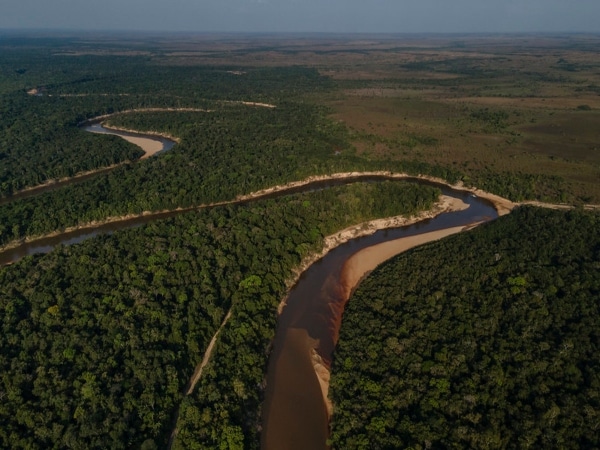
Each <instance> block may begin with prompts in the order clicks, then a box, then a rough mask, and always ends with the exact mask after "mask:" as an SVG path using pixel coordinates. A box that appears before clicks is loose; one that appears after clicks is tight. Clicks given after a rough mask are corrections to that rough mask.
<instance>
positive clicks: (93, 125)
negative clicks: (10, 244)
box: [0, 119, 177, 205]
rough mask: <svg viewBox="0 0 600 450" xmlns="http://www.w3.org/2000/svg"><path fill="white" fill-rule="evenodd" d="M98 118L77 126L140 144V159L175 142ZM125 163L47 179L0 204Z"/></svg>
mask: <svg viewBox="0 0 600 450" xmlns="http://www.w3.org/2000/svg"><path fill="white" fill-rule="evenodd" d="M100 120H101V119H90V120H89V121H86V122H84V123H82V124H81V125H80V126H79V128H80V129H81V130H84V131H87V132H90V133H97V134H112V135H115V136H119V137H122V138H123V139H125V140H126V141H128V142H131V143H132V144H135V145H138V146H140V147H141V148H142V150H144V152H145V154H144V155H143V156H142V157H141V158H140V160H142V159H146V158H149V157H150V156H154V155H157V154H159V153H162V152H166V151H167V150H171V149H172V148H173V147H174V146H175V144H176V143H177V142H175V141H174V140H172V139H169V138H166V137H164V136H158V135H149V134H143V133H133V132H127V131H121V130H115V129H112V128H106V127H104V126H103V125H102V123H101V122H100ZM127 163H128V161H124V162H121V163H119V164H114V165H112V166H109V167H102V168H99V169H95V170H89V171H87V172H83V173H80V174H77V175H75V176H72V177H69V178H63V179H57V180H49V181H47V182H45V183H44V184H41V185H39V186H33V187H30V188H27V189H23V190H22V191H19V192H15V193H14V194H12V195H9V196H7V197H0V205H4V204H5V203H10V202H14V201H16V200H22V199H25V198H29V197H33V196H36V195H40V194H43V193H46V192H50V191H54V190H56V189H59V188H61V187H63V186H68V185H71V184H77V183H82V182H84V181H87V180H90V179H92V178H95V177H97V176H99V175H102V174H103V173H108V172H110V171H112V170H114V169H115V168H116V167H119V166H121V165H123V164H127Z"/></svg>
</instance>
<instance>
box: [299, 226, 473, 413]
mask: <svg viewBox="0 0 600 450" xmlns="http://www.w3.org/2000/svg"><path fill="white" fill-rule="evenodd" d="M475 225H478V224H472V225H467V226H458V227H452V228H445V229H443V230H438V231H432V232H430V233H423V234H418V235H416V236H409V237H405V238H400V239H395V240H393V241H388V242H383V243H381V244H377V245H373V246H371V247H367V248H365V249H363V250H360V251H358V252H356V253H355V254H354V255H352V256H351V257H350V258H349V259H348V260H347V261H346V262H345V263H344V266H343V268H342V273H341V275H340V285H341V287H342V296H343V300H344V302H347V301H348V300H349V299H350V296H351V295H352V292H353V291H354V289H355V288H356V287H357V286H358V284H359V283H360V282H361V280H363V279H364V277H366V276H367V275H368V274H369V273H370V272H372V271H373V270H374V269H375V268H376V267H377V266H379V265H380V264H381V263H383V262H385V261H387V260H388V259H390V258H392V257H393V256H396V255H399V254H400V253H402V252H405V251H407V250H410V249H411V248H414V247H417V246H419V245H423V244H426V243H428V242H433V241H437V240H439V239H442V238H445V237H447V236H450V235H452V234H456V233H460V232H462V231H466V230H469V229H472V228H473V227H474V226H475ZM335 331H336V335H335V337H334V342H337V341H338V338H339V329H337V330H335ZM312 344H313V348H312V349H311V356H312V362H313V367H314V369H315V373H316V375H317V378H318V380H319V385H320V387H321V392H322V394H323V401H324V402H325V406H326V408H327V413H328V415H329V417H331V415H332V413H333V404H332V402H331V400H330V399H329V380H330V377H331V375H330V369H329V367H327V364H325V363H324V361H323V360H322V358H321V357H320V356H319V354H318V353H317V350H316V349H317V348H318V341H317V342H313V343H312Z"/></svg>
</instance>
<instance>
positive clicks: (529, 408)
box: [331, 208, 600, 449]
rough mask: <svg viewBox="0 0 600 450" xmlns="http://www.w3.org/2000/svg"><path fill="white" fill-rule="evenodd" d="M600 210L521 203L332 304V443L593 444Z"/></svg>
mask: <svg viewBox="0 0 600 450" xmlns="http://www.w3.org/2000/svg"><path fill="white" fill-rule="evenodd" d="M599 320H600V215H599V214H593V213H584V212H579V211H572V212H557V211H544V210H539V209H532V208H519V209H517V210H516V211H514V212H513V213H512V214H510V215H509V216H505V217H502V218H501V219H498V220H496V221H495V222H493V223H490V224H487V225H484V226H481V227H479V228H477V229H475V230H473V231H471V232H469V233H465V234H461V235H456V236H453V237H451V238H447V239H444V240H442V241H440V242H438V243H434V244H430V245H427V246H425V247H422V248H419V249H415V250H413V251H411V252H408V253H405V254H402V255H400V256H398V257H396V258H395V259H393V260H391V261H389V262H387V263H385V264H384V265H382V266H381V267H380V268H378V269H377V270H376V271H375V272H373V274H372V275H371V276H370V277H369V278H368V279H366V280H365V281H364V282H363V283H362V284H361V285H360V287H359V288H358V290H357V291H356V293H355V295H354V296H353V297H352V298H351V300H350V302H349V304H348V306H347V308H346V311H345V313H344V321H343V324H342V328H341V334H340V341H339V345H338V348H337V349H336V352H335V360H334V365H333V374H332V382H331V387H332V392H331V397H332V399H333V402H334V404H335V413H334V416H333V422H332V429H333V434H332V446H333V448H339V449H346V448H365V446H368V447H369V448H377V449H383V448H409V447H410V448H456V447H461V448H464V447H469V448H507V447H508V448H595V447H597V446H598V445H600V442H599V440H598V436H600V434H599V433H598V428H599V426H600V423H599V421H598V417H599V414H600V371H599V368H600V353H599V352H598V350H599V348H600V329H599V328H598V322H599Z"/></svg>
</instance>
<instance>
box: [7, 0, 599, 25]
mask: <svg viewBox="0 0 600 450" xmlns="http://www.w3.org/2000/svg"><path fill="white" fill-rule="evenodd" d="M32 28H33V29H61V30H131V31H186V32H188V31H191V32H334V33H356V32H357V33H374V32H375V33H376V32H384V33H431V32H434V33H436V32H437V33H480V32H555V31H559V32H563V31H567V32H581V31H582V32H600V0H102V1H88V0H0V29H32Z"/></svg>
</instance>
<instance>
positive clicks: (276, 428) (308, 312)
mask: <svg viewBox="0 0 600 450" xmlns="http://www.w3.org/2000/svg"><path fill="white" fill-rule="evenodd" d="M442 190H443V192H444V194H445V195H450V196H453V197H458V198H460V199H462V200H463V201H464V202H465V203H467V204H468V205H469V208H468V209H466V210H463V211H458V212H452V213H445V214H441V215H439V216H437V217H435V218H433V219H429V220H425V221H423V222H418V223H416V224H414V225H410V226H406V227H401V228H397V229H388V230H381V231H378V232H376V233H375V234H373V235H370V236H366V237H361V238H357V239H354V240H351V241H349V242H347V243H346V244H343V245H341V246H339V247H337V248H335V249H334V250H332V251H331V252H329V253H328V254H327V255H326V256H325V257H323V258H322V259H321V260H319V261H317V262H316V263H314V264H313V265H312V266H311V267H310V268H309V269H308V270H306V271H305V272H304V273H303V274H302V276H301V277H300V279H299V281H298V282H297V284H296V285H295V287H294V288H293V289H292V291H291V292H290V294H289V296H288V299H287V304H286V306H285V308H284V309H283V312H282V314H281V315H280V317H279V318H278V322H277V324H278V325H277V332H276V336H275V341H274V345H273V352H272V354H271V357H270V361H269V369H268V372H267V391H266V400H265V404H264V406H263V432H262V448H263V449H265V450H276V449H283V448H285V449H287V450H294V449H298V450H300V449H308V448H310V449H314V450H318V449H326V448H327V445H326V440H327V438H328V435H329V430H328V419H329V418H328V413H327V409H326V405H325V402H324V399H323V395H322V392H321V388H320V384H319V380H318V378H317V375H316V373H315V370H314V366H313V359H314V356H316V355H313V357H311V352H313V349H315V350H316V353H317V354H318V356H317V358H318V359H319V360H321V361H323V363H324V365H325V366H328V365H329V364H330V363H331V359H332V354H333V350H334V347H335V344H336V342H335V339H336V337H337V332H338V329H339V324H340V321H341V314H342V312H343V304H344V303H345V301H346V299H344V285H343V280H342V279H341V278H342V277H341V276H342V268H343V266H344V263H345V262H346V261H347V260H348V259H349V258H350V257H351V256H352V255H354V254H356V253H357V252H359V251H360V250H362V249H365V248H368V247H371V246H374V245H377V244H380V243H382V242H387V241H392V240H396V239H399V238H403V237H408V236H414V235H418V234H422V233H428V232H432V231H436V230H442V229H447V228H452V227H457V226H466V225H469V224H472V223H475V222H481V221H488V220H492V219H494V218H496V217H497V216H498V214H497V212H496V210H495V208H494V207H493V205H492V204H491V203H489V202H487V201H486V200H483V199H481V198H477V197H474V196H473V195H471V194H468V193H465V192H459V191H454V190H451V189H448V188H442Z"/></svg>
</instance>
